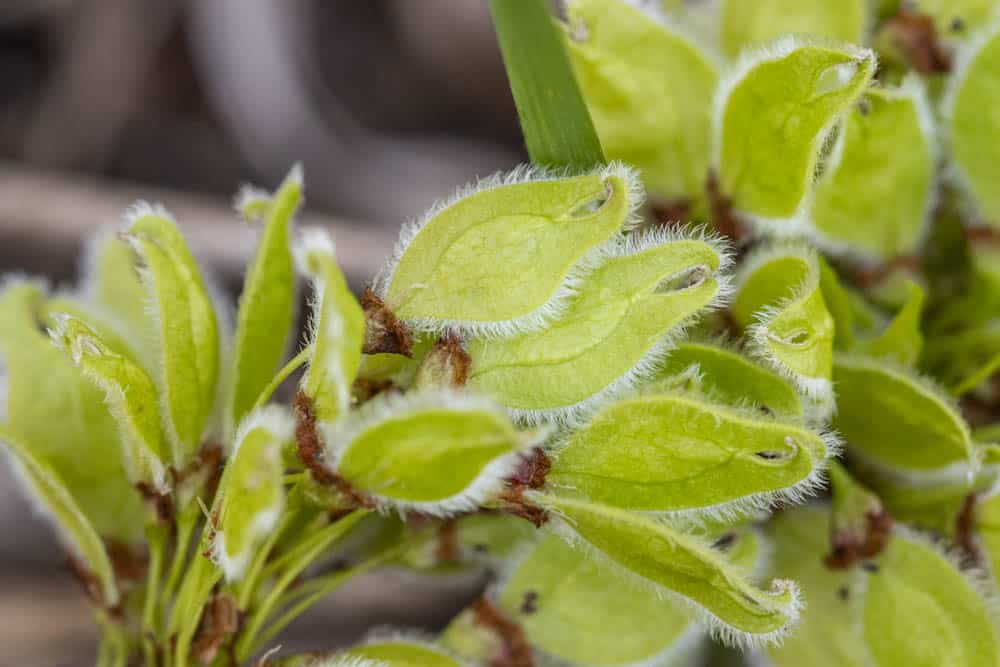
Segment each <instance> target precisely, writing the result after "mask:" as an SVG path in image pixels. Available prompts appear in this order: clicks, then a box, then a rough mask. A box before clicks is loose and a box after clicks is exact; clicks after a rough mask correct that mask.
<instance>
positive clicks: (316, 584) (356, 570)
mask: <svg viewBox="0 0 1000 667" xmlns="http://www.w3.org/2000/svg"><path fill="white" fill-rule="evenodd" d="M397 553H399V550H398V549H389V550H387V551H385V552H384V553H381V554H379V555H377V556H374V557H373V558H369V559H368V560H366V561H364V562H363V563H361V564H359V565H357V566H355V567H352V568H350V569H349V570H343V571H340V572H332V573H330V574H327V575H324V576H321V577H317V578H316V579H313V580H310V581H307V582H305V583H304V584H302V586H300V587H299V588H297V589H296V590H294V591H292V592H291V594H290V595H286V596H285V598H284V599H282V600H281V601H280V602H279V604H278V605H277V606H276V608H277V609H283V608H285V607H286V606H287V605H289V604H290V603H292V602H293V601H295V600H296V599H298V602H297V603H295V604H294V605H293V606H291V607H289V608H288V609H287V610H286V611H285V612H284V613H283V614H282V615H281V616H279V617H278V618H277V619H276V620H275V621H274V622H273V623H271V624H270V625H268V626H267V629H265V630H263V631H262V632H261V633H260V636H259V637H257V638H255V639H254V640H253V645H252V646H253V647H252V648H251V649H250V651H249V653H247V654H246V655H240V654H239V653H237V659H238V660H246V659H247V658H249V657H250V656H252V655H254V654H256V653H257V652H259V651H260V650H261V649H263V648H264V646H265V645H267V643H268V642H269V641H271V640H272V639H273V638H274V637H275V635H277V634H278V633H279V632H281V631H282V630H284V629H285V628H286V627H287V626H288V624H289V623H291V622H292V621H294V620H295V619H296V618H298V617H299V616H301V615H302V614H303V613H304V612H305V611H306V610H307V609H309V608H310V607H312V606H313V605H314V604H316V603H317V602H319V601H320V600H322V599H323V598H325V597H326V596H327V595H329V594H330V593H331V592H332V591H333V590H334V589H336V588H337V587H338V586H340V585H341V584H343V583H344V582H345V581H347V580H348V579H351V578H353V577H355V576H356V575H359V574H361V573H363V572H367V571H368V570H371V569H373V568H375V567H377V566H378V565H380V564H382V563H384V562H385V561H387V560H388V559H390V558H391V557H392V556H394V555H396V554H397ZM303 596H304V597H303Z"/></svg>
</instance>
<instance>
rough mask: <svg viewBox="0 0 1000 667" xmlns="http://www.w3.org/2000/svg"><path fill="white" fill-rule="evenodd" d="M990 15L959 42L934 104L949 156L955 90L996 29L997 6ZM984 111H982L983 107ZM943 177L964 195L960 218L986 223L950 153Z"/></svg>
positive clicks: (999, 22)
mask: <svg viewBox="0 0 1000 667" xmlns="http://www.w3.org/2000/svg"><path fill="white" fill-rule="evenodd" d="M994 15H995V16H994V19H993V20H992V21H991V22H990V24H989V25H987V26H986V27H984V28H982V29H980V30H979V31H977V32H976V34H975V35H973V36H972V37H970V38H969V39H968V40H966V41H965V42H963V43H962V44H960V45H959V47H958V48H957V49H956V50H955V53H954V58H953V60H952V66H951V72H952V73H951V76H949V77H948V80H947V83H946V85H945V89H944V93H943V95H942V96H941V102H940V104H939V106H938V113H939V114H940V117H941V124H940V128H941V131H940V136H941V144H942V145H943V146H944V147H945V150H946V154H947V155H949V156H953V155H954V153H953V152H952V151H951V140H952V137H951V131H950V130H951V125H952V122H953V121H954V114H955V103H956V101H957V97H958V93H959V91H960V90H961V89H962V86H963V85H964V84H965V80H966V78H967V77H968V74H969V69H970V68H971V67H972V64H973V63H974V62H975V60H976V58H977V57H978V56H979V53H980V51H982V49H983V47H984V46H986V44H987V43H988V42H990V41H991V40H992V39H993V38H994V37H996V35H997V34H998V33H1000V9H998V10H996V11H994ZM984 113H986V112H985V111H984ZM943 177H944V180H945V182H946V183H949V184H951V185H953V186H954V187H955V188H957V189H958V190H959V191H960V192H962V193H964V194H965V195H966V196H965V197H962V198H960V199H961V204H960V213H961V214H962V218H963V219H964V222H965V223H966V224H969V225H973V226H977V227H981V226H984V225H985V224H987V223H986V216H985V215H984V214H983V210H982V207H981V206H980V205H979V202H978V200H977V198H976V196H975V191H974V189H973V187H972V183H971V182H970V180H969V177H968V175H967V174H966V173H965V170H964V169H962V167H961V166H960V165H959V164H958V163H957V162H956V161H955V160H954V158H953V157H952V159H950V160H948V161H947V162H946V163H945V168H944V176H943Z"/></svg>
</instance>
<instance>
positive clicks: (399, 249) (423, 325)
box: [372, 162, 645, 338]
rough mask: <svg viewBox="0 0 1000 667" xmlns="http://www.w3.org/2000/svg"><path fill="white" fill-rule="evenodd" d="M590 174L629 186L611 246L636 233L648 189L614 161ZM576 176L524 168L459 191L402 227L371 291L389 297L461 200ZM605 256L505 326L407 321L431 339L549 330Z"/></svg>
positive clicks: (586, 263)
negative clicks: (404, 265)
mask: <svg viewBox="0 0 1000 667" xmlns="http://www.w3.org/2000/svg"><path fill="white" fill-rule="evenodd" d="M588 173H589V174H593V175H597V176H600V177H601V178H602V180H604V179H607V178H610V177H613V176H617V177H619V178H621V179H622V180H623V181H624V182H625V184H626V188H627V192H626V193H625V196H626V197H627V199H628V204H629V211H628V215H627V217H626V219H625V223H624V225H623V226H622V228H621V230H619V231H618V232H617V233H616V234H615V236H614V237H612V239H611V240H610V241H609V242H608V243H614V242H615V241H616V240H617V239H618V238H620V236H621V234H622V232H627V231H629V230H631V229H634V228H635V227H636V226H637V225H638V224H639V223H640V222H641V217H640V216H639V213H638V211H639V209H640V207H641V206H642V203H643V201H644V200H645V190H644V188H643V185H642V180H641V179H640V177H639V173H638V172H637V171H636V170H635V169H633V168H632V167H629V166H627V165H625V164H624V163H622V162H611V163H610V164H608V165H606V166H601V167H598V168H596V169H593V170H591V171H590V172H585V174H584V175H586V174H588ZM574 175H577V174H576V173H574V172H572V171H569V170H554V169H547V168H543V167H536V166H533V165H520V166H518V167H516V168H514V170H512V171H510V172H507V173H503V172H498V173H496V174H494V175H492V176H489V177H487V178H484V179H481V180H479V181H478V182H476V183H473V184H469V185H466V186H465V187H464V188H462V189H460V190H458V191H457V192H456V193H455V194H453V195H451V196H450V197H448V198H447V199H444V200H441V201H439V202H437V203H436V204H435V205H434V206H432V207H431V208H430V210H428V211H427V213H425V214H424V216H423V217H422V218H420V219H418V220H413V221H410V222H408V223H406V224H405V225H403V228H402V230H401V231H400V235H399V240H398V241H397V242H396V246H395V248H394V249H393V252H392V255H391V256H390V258H389V260H388V261H387V262H386V264H385V265H384V266H383V267H382V269H381V270H380V271H379V272H378V274H377V275H376V276H375V280H374V281H373V283H372V289H373V290H374V291H375V293H376V294H378V296H379V297H380V298H382V299H385V298H386V294H387V292H388V289H389V285H390V284H391V283H392V277H393V275H394V274H395V272H396V268H397V267H398V266H399V262H400V260H401V259H402V257H403V255H404V254H405V252H406V250H407V248H409V246H410V244H411V243H412V242H413V240H414V239H415V238H417V236H418V235H419V234H420V232H421V231H422V230H423V228H424V227H425V226H426V225H427V224H428V223H429V222H430V221H431V220H433V219H434V218H435V217H437V215H438V214H440V213H441V212H442V211H444V210H445V209H447V208H449V207H450V206H453V205H454V204H455V203H457V202H458V201H460V200H462V199H465V198H466V197H469V196H471V195H474V194H477V193H479V192H484V191H487V190H492V189H495V188H498V187H502V186H506V185H515V184H519V183H527V182H540V181H551V180H556V179H559V178H566V177H569V176H574ZM600 257H601V246H598V247H597V248H595V249H593V250H591V251H590V252H589V253H587V254H585V255H584V256H583V257H582V258H581V259H580V261H579V262H577V264H576V265H575V266H573V267H572V268H571V269H570V271H569V273H568V274H567V276H566V278H565V279H564V280H563V284H562V285H561V286H560V287H559V288H558V289H557V290H556V292H555V293H554V294H553V295H552V297H551V298H550V299H549V301H548V302H546V303H545V304H543V305H542V306H541V307H540V308H538V309H536V310H534V311H532V312H530V313H527V314H525V315H522V316H519V317H516V318H514V319H511V320H504V321H469V320H450V319H436V318H415V319H409V320H406V324H407V325H408V326H409V327H410V328H411V329H413V330H414V331H419V332H426V333H432V334H443V333H454V332H459V333H463V334H466V335H470V336H475V337H477V338H508V337H510V336H514V335H517V334H522V333H530V332H532V331H537V330H539V329H541V328H543V327H544V326H546V325H547V324H548V323H549V322H552V321H553V320H556V319H559V317H561V316H562V315H563V314H564V313H565V311H566V309H567V308H568V307H569V304H570V303H571V302H572V300H573V298H574V297H575V296H576V292H577V290H578V289H579V287H580V285H582V283H583V281H584V279H585V278H586V276H587V275H589V274H590V273H591V272H592V271H593V270H594V269H595V268H597V266H598V265H599V264H600Z"/></svg>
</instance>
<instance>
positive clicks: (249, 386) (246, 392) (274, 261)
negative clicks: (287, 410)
mask: <svg viewBox="0 0 1000 667" xmlns="http://www.w3.org/2000/svg"><path fill="white" fill-rule="evenodd" d="M251 192H254V191H248V190H244V191H243V195H242V206H241V209H244V211H243V212H244V215H245V216H246V217H247V219H248V220H252V219H253V218H254V217H255V216H260V217H262V218H266V219H267V222H266V225H265V227H264V231H263V234H262V235H261V238H260V242H259V244H258V246H257V254H256V255H255V257H254V259H253V261H252V262H251V264H250V266H249V267H248V268H247V273H246V279H245V280H244V283H243V293H242V295H241V296H240V306H239V312H238V315H237V320H236V337H235V353H234V360H233V371H232V378H231V386H230V389H229V405H228V406H227V407H228V415H227V417H228V418H227V424H226V427H227V428H228V429H232V428H234V427H235V425H236V424H238V423H239V422H240V420H241V419H243V417H244V416H245V415H246V414H247V413H248V412H249V411H250V409H251V408H252V407H253V405H254V403H256V401H257V398H258V396H260V393H261V391H262V390H263V389H264V387H266V386H267V384H268V381H269V380H270V379H271V377H272V376H273V375H274V373H275V372H276V371H277V370H278V367H279V366H280V365H281V361H282V359H283V358H284V356H285V351H286V349H287V347H288V336H289V334H290V332H291V330H292V325H293V324H294V322H293V320H294V317H295V298H296V297H295V267H294V263H293V261H292V246H291V227H292V218H293V217H294V215H295V212H296V210H298V207H299V204H300V202H301V199H302V170H301V168H300V167H299V166H295V167H293V168H292V171H291V172H289V174H288V176H286V177H285V180H284V182H282V184H281V186H280V187H279V188H278V191H277V192H275V193H274V197H273V198H272V197H268V198H265V199H264V200H263V201H262V200H261V198H260V196H259V194H255V195H253V196H251V195H250V194H248V193H251Z"/></svg>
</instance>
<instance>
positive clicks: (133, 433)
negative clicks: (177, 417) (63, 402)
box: [49, 314, 171, 493]
mask: <svg viewBox="0 0 1000 667" xmlns="http://www.w3.org/2000/svg"><path fill="white" fill-rule="evenodd" d="M55 317H56V326H55V328H54V329H50V331H49V333H50V335H51V336H52V339H53V340H54V341H55V343H56V344H57V345H58V346H59V347H60V348H62V349H63V350H64V351H65V352H66V354H67V356H68V357H69V358H70V359H71V360H72V362H73V364H74V365H76V367H77V368H79V369H80V370H81V371H82V372H83V374H84V376H85V377H86V378H87V379H88V380H90V381H91V382H92V383H93V384H94V386H96V387H97V388H99V389H100V390H101V391H103V392H104V400H105V402H106V403H107V405H108V409H109V410H110V411H111V415H112V416H113V417H114V418H115V421H116V422H117V424H118V431H119V435H120V438H121V443H122V460H123V462H124V464H125V471H126V473H127V475H128V477H129V480H130V481H131V482H132V483H133V484H139V483H145V484H148V485H149V486H151V487H152V488H154V489H156V490H158V491H160V492H161V493H165V492H166V491H167V490H168V488H169V482H168V480H167V469H168V467H169V465H170V460H171V457H170V452H169V447H168V446H167V444H166V443H165V442H164V441H163V437H162V435H161V432H160V424H161V421H160V411H159V407H158V401H157V395H156V386H155V385H154V384H153V380H152V379H151V378H150V377H149V375H148V374H147V373H146V371H144V370H143V369H142V368H140V367H139V366H138V365H136V364H135V363H134V362H133V361H131V360H130V359H128V358H127V357H124V356H122V355H121V354H117V353H116V352H115V351H114V349H113V348H112V347H111V346H109V345H108V344H107V343H106V342H104V340H103V339H102V338H101V337H100V335H99V334H98V333H97V332H96V331H94V330H93V329H92V328H90V327H89V326H87V324H86V323H85V322H83V321H82V320H80V319H77V318H75V317H73V316H71V315H66V314H62V315H56V316H55Z"/></svg>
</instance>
